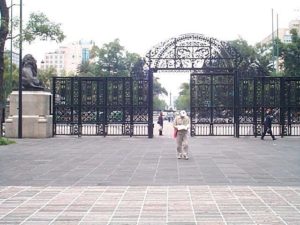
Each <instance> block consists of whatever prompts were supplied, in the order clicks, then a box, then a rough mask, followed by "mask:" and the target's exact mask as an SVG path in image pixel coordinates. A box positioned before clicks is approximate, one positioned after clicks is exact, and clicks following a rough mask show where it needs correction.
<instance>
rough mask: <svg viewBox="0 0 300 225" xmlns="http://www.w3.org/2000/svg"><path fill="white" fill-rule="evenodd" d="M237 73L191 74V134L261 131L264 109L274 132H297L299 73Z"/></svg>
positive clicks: (299, 125)
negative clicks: (269, 75)
mask: <svg viewBox="0 0 300 225" xmlns="http://www.w3.org/2000/svg"><path fill="white" fill-rule="evenodd" d="M237 75H238V74H234V73H223V74H220V73H219V74H218V73H213V74H208V73H193V74H191V82H190V84H191V89H190V90H191V121H192V122H191V135H192V136H209V135H217V136H226V135H227V136H233V135H234V136H236V137H239V136H258V135H261V131H262V124H263V121H264V117H265V111H266V110H267V109H272V111H273V116H274V119H273V126H272V131H273V134H274V135H277V136H282V137H283V136H299V135H300V77H247V78H238V76H237Z"/></svg>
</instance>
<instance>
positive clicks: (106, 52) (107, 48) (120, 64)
mask: <svg viewBox="0 0 300 225" xmlns="http://www.w3.org/2000/svg"><path fill="white" fill-rule="evenodd" d="M93 54H94V55H95V58H96V59H97V62H96V67H97V71H98V73H99V75H98V74H97V75H98V76H129V73H130V68H127V67H126V66H127V65H126V51H125V49H124V47H123V46H121V45H120V41H119V39H115V40H114V41H113V42H110V43H108V44H104V45H103V47H102V48H98V49H97V48H94V53H93ZM93 54H92V55H93Z"/></svg>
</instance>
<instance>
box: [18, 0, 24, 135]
mask: <svg viewBox="0 0 300 225" xmlns="http://www.w3.org/2000/svg"><path fill="white" fill-rule="evenodd" d="M22 6H23V4H22V0H20V42H19V115H18V138H22V136H23V135H22V133H23V132H22V110H23V109H22V38H23V36H22V20H23V9H22V8H23V7H22Z"/></svg>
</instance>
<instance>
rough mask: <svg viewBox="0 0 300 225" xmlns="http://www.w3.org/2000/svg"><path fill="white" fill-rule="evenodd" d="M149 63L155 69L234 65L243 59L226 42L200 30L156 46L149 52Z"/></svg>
mask: <svg viewBox="0 0 300 225" xmlns="http://www.w3.org/2000/svg"><path fill="white" fill-rule="evenodd" d="M145 59H146V65H147V66H148V67H149V68H152V69H154V70H192V71H196V70H198V69H205V68H235V67H236V65H237V64H238V63H239V62H240V61H241V59H240V56H239V54H238V53H237V51H236V50H235V49H234V48H232V47H231V46H230V45H229V44H228V43H227V42H224V41H219V40H217V39H215V38H210V37H205V36H204V35H201V34H184V35H181V36H179V37H176V38H171V39H169V40H167V41H165V42H161V43H159V44H158V45H156V46H154V47H153V48H152V49H151V50H150V51H149V52H148V53H147V54H146V57H145Z"/></svg>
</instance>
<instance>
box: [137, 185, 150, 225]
mask: <svg viewBox="0 0 300 225" xmlns="http://www.w3.org/2000/svg"><path fill="white" fill-rule="evenodd" d="M148 189H149V186H147V188H146V191H145V195H144V199H143V202H142V206H141V209H140V212H139V217H138V219H137V223H136V224H137V225H138V224H139V222H140V219H141V215H142V212H143V209H144V205H145V201H146V197H147V194H148Z"/></svg>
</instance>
